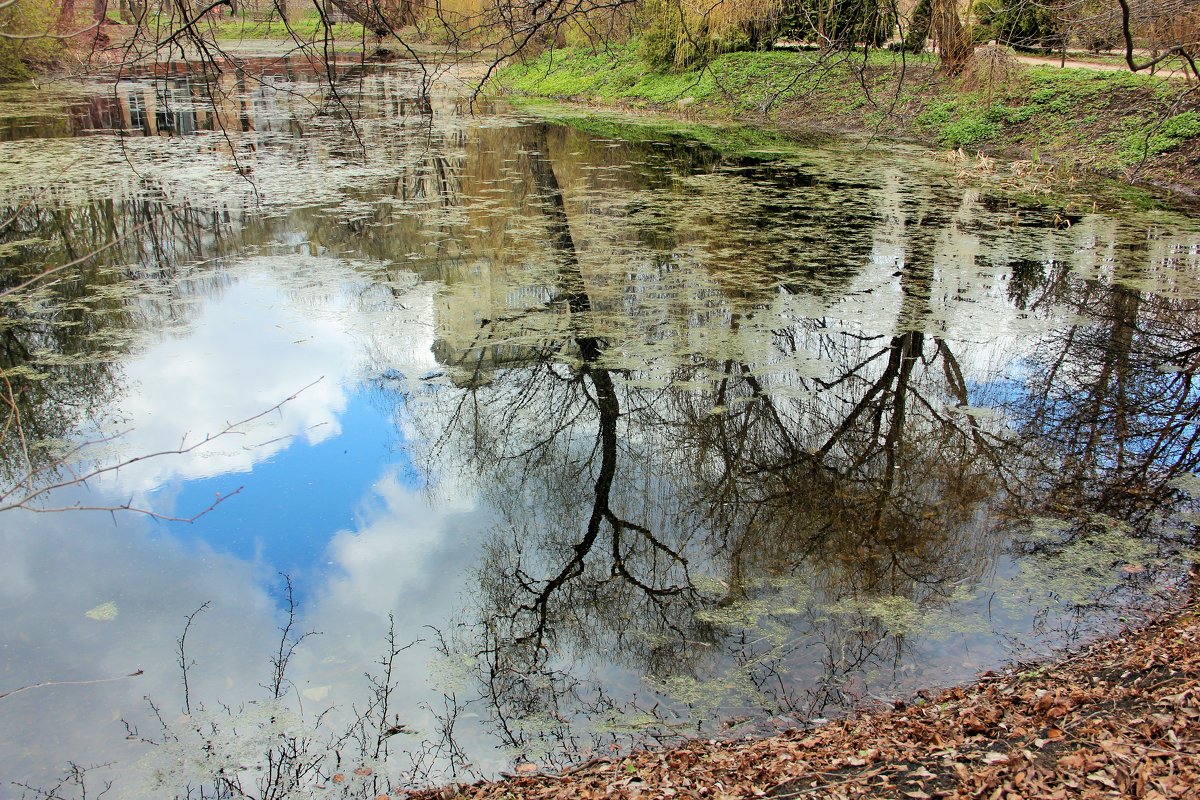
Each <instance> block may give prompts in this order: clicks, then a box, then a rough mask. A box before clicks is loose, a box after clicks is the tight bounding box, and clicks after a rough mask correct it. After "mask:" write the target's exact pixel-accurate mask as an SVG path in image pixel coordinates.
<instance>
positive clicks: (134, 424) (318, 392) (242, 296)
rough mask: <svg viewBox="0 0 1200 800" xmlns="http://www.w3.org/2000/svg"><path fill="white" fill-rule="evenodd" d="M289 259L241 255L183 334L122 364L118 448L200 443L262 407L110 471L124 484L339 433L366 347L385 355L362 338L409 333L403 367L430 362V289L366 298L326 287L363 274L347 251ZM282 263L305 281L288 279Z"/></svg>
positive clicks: (191, 472) (242, 468) (198, 474)
mask: <svg viewBox="0 0 1200 800" xmlns="http://www.w3.org/2000/svg"><path fill="white" fill-rule="evenodd" d="M283 260H284V259H282V258H274V259H254V260H251V261H249V262H246V263H244V264H243V265H241V266H240V267H239V268H238V269H237V274H236V275H235V281H234V282H233V283H232V285H231V286H229V287H228V288H227V289H226V290H225V292H224V293H223V295H222V296H221V297H219V298H215V299H212V300H210V301H209V302H208V303H206V304H205V305H204V307H203V309H202V310H201V311H200V312H199V313H198V315H197V317H196V318H195V320H193V322H192V323H191V325H190V326H189V329H188V331H187V333H186V335H184V336H165V337H163V338H162V339H160V340H159V341H157V342H155V343H154V344H152V345H151V346H149V347H147V348H146V349H145V350H144V352H142V353H141V354H140V355H139V356H137V357H135V358H133V359H131V360H130V361H128V362H127V363H126V364H125V365H124V372H125V374H126V376H127V377H128V378H129V380H130V391H129V392H128V393H127V395H126V396H125V397H124V398H122V400H121V401H120V402H119V404H118V408H117V409H116V410H115V416H117V417H118V418H120V419H121V425H120V429H121V430H122V431H127V432H126V433H124V435H122V436H121V437H120V438H119V439H118V440H117V444H116V452H115V453H113V454H112V455H111V458H112V459H113V460H121V459H125V458H130V457H133V456H140V455H144V454H146V453H153V452H159V451H162V450H164V449H167V450H170V449H173V448H176V447H181V443H182V446H186V445H191V444H193V443H195V442H197V441H201V440H203V439H205V438H206V437H209V436H213V435H215V434H217V433H219V432H221V431H223V430H225V429H226V428H227V427H228V426H229V425H230V424H231V423H237V422H239V421H241V420H246V419H249V418H251V417H254V416H256V415H260V414H261V415H262V417H261V418H259V419H255V420H254V421H253V422H249V423H246V424H243V425H238V426H237V428H236V431H235V432H233V433H231V434H227V435H224V436H221V437H220V438H219V439H217V440H215V441H212V442H209V443H205V444H203V445H202V446H200V447H198V448H196V449H195V450H193V451H191V452H189V453H187V454H184V455H178V456H169V457H165V458H155V459H148V460H142V461H138V462H137V463H135V464H132V465H129V466H127V467H124V468H122V469H121V470H120V471H119V473H117V475H116V477H115V478H114V479H113V482H114V483H115V486H116V491H117V492H118V493H122V494H127V495H135V496H136V495H138V494H143V493H146V492H149V491H152V490H154V489H156V488H158V487H160V486H162V485H164V484H166V483H168V482H169V481H171V480H172V479H177V478H183V479H192V478H202V477H211V476H214V475H220V474H224V473H230V472H246V471H249V470H250V469H252V468H253V466H254V465H255V464H256V463H259V462H261V461H263V460H265V459H268V458H270V457H271V456H272V455H274V454H275V453H278V452H279V451H281V450H283V449H285V448H286V447H288V446H289V444H290V443H291V442H293V441H294V440H295V439H296V438H297V437H299V438H301V439H302V440H304V441H306V442H307V443H308V444H315V443H317V442H320V441H323V440H325V439H328V438H330V437H333V436H336V435H338V433H339V432H340V425H339V422H338V416H339V414H340V413H341V412H342V411H344V410H345V408H346V403H347V398H348V387H349V386H352V385H353V384H354V383H356V382H357V379H358V378H359V374H358V373H359V372H360V371H361V370H362V364H361V361H362V360H363V358H364V355H363V354H364V352H367V353H368V354H369V356H370V357H371V358H372V361H374V360H377V359H379V358H380V357H381V356H382V355H383V354H381V353H379V352H377V351H378V347H375V349H374V350H367V349H366V348H365V347H364V340H366V341H367V342H370V343H371V344H375V343H377V342H380V341H385V340H387V339H388V338H389V337H391V338H393V339H394V340H395V341H399V342H403V343H404V349H405V352H403V353H397V354H390V355H394V356H398V357H399V358H401V359H403V363H402V364H398V365H397V367H398V368H401V369H403V370H404V371H406V372H415V371H417V370H418V369H420V368H421V366H422V365H421V362H422V361H427V362H429V363H432V355H431V354H430V346H431V343H432V333H431V330H430V329H429V328H428V323H424V324H422V323H423V318H425V317H428V315H430V314H431V313H432V310H431V307H430V302H429V300H428V298H427V297H420V298H418V297H414V298H411V299H412V300H414V301H418V302H413V305H412V306H411V307H409V306H400V307H399V308H397V304H396V303H395V300H394V298H392V301H393V302H392V303H391V307H390V309H388V311H389V312H390V313H383V312H381V311H380V310H378V309H374V308H364V307H363V303H362V300H361V298H360V297H359V296H358V295H357V294H356V293H355V292H353V291H337V290H336V289H335V290H333V291H329V290H328V288H327V287H328V285H329V284H330V283H333V282H334V281H336V280H338V279H344V280H347V281H355V282H358V283H361V281H362V278H361V277H359V276H357V275H354V273H352V272H351V271H350V270H348V269H347V265H346V264H345V262H339V261H336V260H334V259H315V258H300V257H297V256H288V257H287V259H286V261H287V263H286V264H285V265H281V264H279V263H276V262H279V261H283ZM284 267H286V268H284ZM285 275H291V276H292V279H293V280H295V281H296V282H298V283H301V284H302V285H301V286H299V287H293V286H288V285H286V284H283V283H282V281H281V279H280V276H285ZM307 276H312V277H313V278H314V282H315V279H321V280H322V281H323V282H324V287H321V288H314V286H313V283H311V282H308V281H306V277H307ZM335 285H336V284H335ZM305 290H307V291H305ZM430 291H431V290H428V289H423V291H422V292H419V293H414V294H424V295H428V294H429V293H430ZM389 297H390V295H389ZM405 300H406V301H407V300H410V298H408V297H406V298H405ZM419 300H424V301H425V302H419ZM422 332H423V335H421V334H422ZM301 389H302V390H303V391H300V390H301ZM298 391H299V394H298V395H297V396H295V397H294V398H293V399H291V400H288V401H287V402H286V403H284V404H283V405H282V406H281V407H279V408H278V409H277V410H271V409H273V408H274V407H275V406H276V405H277V404H279V403H280V402H281V401H283V400H284V399H285V398H288V397H291V396H292V395H294V394H296V393H297V392H298ZM268 411H269V413H265V414H264V413H263V412H268ZM105 488H107V487H105Z"/></svg>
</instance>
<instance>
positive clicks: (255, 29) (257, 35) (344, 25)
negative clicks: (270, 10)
mask: <svg viewBox="0 0 1200 800" xmlns="http://www.w3.org/2000/svg"><path fill="white" fill-rule="evenodd" d="M210 24H211V25H212V28H213V31H214V32H215V34H216V36H217V39H218V41H222V40H223V41H234V40H245V39H283V38H285V37H287V36H288V35H289V33H288V25H285V24H284V23H283V22H282V21H281V20H277V19H270V20H253V19H251V18H250V17H249V16H246V15H242V16H239V17H225V16H222V17H221V18H220V19H217V20H212V21H211V23H210ZM289 25H290V26H291V30H292V32H294V33H295V34H296V35H297V36H299V37H300V38H302V39H312V38H321V37H323V36H325V35H326V34H325V28H324V26H323V25H322V24H321V18H320V16H319V15H318V14H317V13H316V12H309V13H306V14H303V15H301V16H299V17H296V18H294V19H292V20H290V22H289ZM330 33H331V34H332V36H333V38H334V39H344V40H352V39H362V37H363V26H362V25H360V24H358V23H357V22H338V23H334V24H333V25H331V26H330Z"/></svg>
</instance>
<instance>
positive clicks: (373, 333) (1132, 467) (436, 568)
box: [0, 61, 1200, 797]
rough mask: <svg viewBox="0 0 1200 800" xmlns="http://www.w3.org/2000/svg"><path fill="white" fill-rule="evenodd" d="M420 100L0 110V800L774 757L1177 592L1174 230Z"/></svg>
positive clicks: (82, 101)
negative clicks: (702, 748)
mask: <svg viewBox="0 0 1200 800" xmlns="http://www.w3.org/2000/svg"><path fill="white" fill-rule="evenodd" d="M259 66H262V65H259ZM251 75H253V76H254V77H253V78H250V77H249V76H251ZM421 84H422V76H421V74H420V73H419V71H417V70H416V69H415V68H414V67H413V66H412V65H411V64H404V63H398V64H392V65H386V66H373V65H355V64H348V65H347V66H346V68H345V69H344V71H341V72H339V73H338V80H337V82H336V83H335V86H336V87H337V92H336V93H331V92H330V91H329V88H328V86H327V85H326V84H325V83H323V81H322V80H321V76H320V75H319V74H317V73H316V72H314V71H313V70H311V69H309V68H308V67H307V66H306V65H304V64H297V63H293V62H286V61H285V62H280V63H279V64H278V65H277V66H273V67H270V68H269V69H266V70H265V71H264V70H262V69H255V70H244V71H242V72H239V71H237V70H229V71H227V72H226V73H223V74H222V76H221V78H220V79H219V80H218V82H217V83H216V84H215V85H213V84H205V83H203V82H202V81H198V80H197V78H196V76H195V75H192V74H188V73H187V71H186V70H181V71H177V72H176V73H175V74H162V75H155V76H139V77H136V78H131V79H126V80H122V81H120V82H117V83H115V84H113V83H108V84H103V85H101V84H97V85H96V86H94V87H88V86H76V87H62V86H57V87H50V88H48V89H42V90H38V91H34V90H30V89H21V90H17V89H9V90H6V91H5V92H4V93H3V94H0V140H2V141H0V207H2V208H0V219H3V220H4V221H5V223H4V227H3V228H2V229H0V374H2V376H3V385H2V387H0V388H2V390H3V397H4V400H3V402H2V403H0V417H2V418H3V420H4V423H3V428H2V436H0V464H2V467H3V469H2V470H0V540H2V541H3V546H4V553H5V557H4V558H3V559H0V614H2V618H3V619H4V625H3V627H2V628H0V774H2V775H3V776H5V780H6V781H8V783H6V784H5V786H4V787H3V788H0V797H7V796H13V797H20V796H22V794H23V793H26V794H28V793H31V792H32V791H33V790H31V789H29V788H28V787H47V788H48V787H50V786H53V785H54V784H55V783H56V782H57V781H58V780H60V777H61V776H62V775H63V774H64V773H65V771H67V770H69V766H68V765H69V764H76V765H79V766H80V767H92V766H93V765H95V768H94V769H90V770H89V771H88V772H87V775H86V780H87V782H88V783H89V786H90V787H96V786H100V787H103V785H104V782H105V781H108V780H112V781H113V782H114V783H113V790H112V791H113V793H114V795H115V796H129V797H170V796H173V795H179V796H184V795H186V794H187V791H188V789H189V787H190V788H191V791H192V792H193V794H195V793H196V792H198V791H199V789H198V787H209V788H214V789H221V788H222V787H224V789H226V790H229V787H230V786H232V785H233V782H235V781H236V782H237V783H238V785H239V786H241V787H243V788H244V789H245V790H246V791H247V792H249V793H250V794H252V795H254V796H262V795H263V794H265V790H264V789H262V788H261V787H262V786H264V785H266V784H271V783H272V782H274V785H275V787H276V789H277V790H278V792H279V794H275V795H272V796H288V797H309V796H322V797H324V796H343V795H347V796H367V797H375V796H376V795H378V794H381V793H388V792H389V791H391V792H392V793H394V790H395V787H404V786H411V785H415V784H421V783H425V782H429V781H444V780H451V779H466V778H473V777H478V776H490V775H494V774H496V773H498V772H499V771H501V770H505V769H510V768H511V767H512V765H513V764H514V763H519V762H521V761H531V762H534V763H537V764H539V765H543V766H546V767H549V768H553V767H556V766H562V765H565V764H568V763H571V762H574V761H579V760H583V759H586V758H589V757H592V756H594V755H597V754H602V753H605V754H606V753H610V752H613V751H614V750H618V751H619V750H621V749H623V748H629V747H634V746H641V745H644V744H653V743H659V742H669V741H674V740H677V739H679V738H681V737H686V736H694V735H703V736H719V735H743V734H747V733H750V734H759V733H766V732H770V731H772V730H778V729H782V728H787V727H795V726H802V725H810V724H821V721H822V720H824V719H826V718H828V717H830V716H833V715H836V714H840V713H844V712H846V711H847V710H850V709H853V708H855V707H859V706H861V705H863V704H872V703H881V702H882V703H888V702H891V701H893V700H895V699H897V698H901V697H905V698H911V697H913V696H914V693H915V692H917V691H918V690H922V689H928V688H936V687H939V686H945V685H949V684H953V683H957V682H962V681H966V680H970V679H971V678H972V677H973V676H974V675H976V674H977V673H978V672H980V671H982V670H987V669H995V668H998V667H1000V666H1003V665H1005V664H1010V663H1012V662H1014V661H1025V660H1032V659H1036V658H1043V657H1046V656H1047V655H1049V654H1050V653H1052V652H1054V651H1055V650H1056V649H1057V648H1062V647H1067V646H1070V645H1072V644H1075V643H1078V642H1080V641H1084V640H1087V639H1090V638H1092V637H1095V636H1097V635H1102V634H1103V633H1105V632H1108V631H1112V630H1114V629H1116V627H1117V626H1119V625H1120V624H1122V623H1123V622H1126V621H1131V620H1136V619H1137V618H1138V617H1139V615H1140V614H1142V613H1145V612H1146V611H1147V610H1151V609H1154V608H1160V607H1163V606H1165V605H1168V604H1170V603H1171V602H1172V598H1173V597H1174V596H1175V595H1176V593H1178V592H1179V591H1180V590H1181V589H1182V588H1183V587H1184V584H1183V581H1184V580H1185V579H1186V574H1187V567H1188V565H1189V564H1191V563H1193V561H1194V559H1195V557H1196V550H1195V533H1196V530H1195V525H1196V517H1195V516H1194V514H1195V506H1194V502H1193V497H1194V496H1195V495H1196V494H1197V487H1198V486H1200V480H1198V479H1197V477H1196V475H1195V473H1196V471H1197V462H1198V460H1200V442H1198V437H1200V428H1198V427H1197V415H1198V414H1200V388H1198V387H1197V385H1196V381H1195V371H1196V369H1197V366H1198V365H1200V325H1198V324H1197V319H1198V318H1197V310H1198V308H1200V218H1197V217H1195V216H1194V215H1189V214H1188V213H1187V212H1184V211H1179V210H1172V209H1171V208H1170V207H1168V206H1165V205H1161V204H1146V203H1137V204H1133V203H1130V202H1129V201H1128V198H1125V197H1123V196H1122V195H1121V193H1120V192H1119V191H1115V190H1113V189H1112V188H1106V187H1102V186H1097V187H1094V190H1093V188H1089V189H1088V190H1087V191H1086V192H1085V191H1081V190H1078V189H1076V190H1074V194H1073V195H1072V196H1071V197H1069V198H1068V197H1066V196H1065V195H1064V196H1059V195H1054V194H1041V195H1039V194H1038V193H1037V191H1036V189H1037V188H1038V187H1036V186H1033V185H1024V184H1022V183H1021V182H1020V179H1019V171H1015V170H1014V171H1012V173H1011V174H1012V175H1013V176H1017V177H1012V178H1011V179H1010V178H1008V177H1003V176H1007V175H1009V172H1006V171H1005V170H1008V167H1007V165H1001V166H1000V167H997V168H992V167H988V168H987V169H986V170H985V169H983V168H978V169H977V168H975V167H971V166H969V165H968V166H964V165H962V164H956V163H952V162H949V161H946V160H944V159H939V158H937V157H936V156H935V154H931V153H928V152H925V151H922V150H919V149H916V148H909V147H905V146H896V145H889V146H887V147H876V146H867V145H863V144H861V143H856V142H853V141H840V140H839V141H829V142H824V143H821V144H820V145H819V146H817V145H813V144H804V143H796V142H789V141H787V140H785V139H781V138H778V137H768V136H763V135H760V134H757V133H754V132H748V131H738V130H732V129H731V130H725V131H711V130H709V131H706V130H703V129H696V128H684V127H681V126H678V125H648V124H645V123H644V122H643V123H642V124H634V123H630V122H628V121H620V120H615V119H594V118H589V119H580V120H575V121H572V122H570V123H559V122H548V121H546V120H545V119H541V118H539V117H537V116H535V115H533V114H531V113H528V112H522V111H518V110H514V109H511V108H506V107H503V106H500V105H496V104H492V103H486V102H476V103H474V104H472V103H471V102H469V101H468V99H467V96H466V92H465V90H460V89H459V88H456V85H455V83H454V82H453V81H450V80H447V81H445V82H443V83H442V84H440V85H439V88H438V90H437V92H435V94H434V96H433V98H432V99H431V100H423V99H421V91H420V88H421ZM995 170H1000V171H1002V172H1003V176H1000V175H998V174H997V173H996V171H995ZM1002 177H1003V179H1001V178H1002ZM66 265H69V266H66ZM64 266H65V268H63V269H58V268H60V267H64ZM56 269H57V270H58V271H54V272H51V273H49V274H43V273H45V272H46V271H47V270H56ZM39 276H40V277H39ZM268 754H270V755H269V757H268ZM280 758H286V759H289V760H288V761H287V763H288V764H291V765H300V766H303V767H304V769H303V770H302V771H301V770H299V769H297V771H298V772H302V777H301V778H300V779H298V780H297V781H296V782H295V784H294V785H293V784H287V785H284V783H280V781H283V780H284V779H283V778H281V777H279V776H278V774H277V773H273V772H270V771H269V770H268V769H267V765H268V764H269V763H271V764H274V763H278V759H280ZM335 774H340V775H342V776H343V778H344V780H340V781H336V782H335V781H334V780H333V776H334V775H335ZM254 786H258V787H260V788H258V789H254V790H253V791H251V789H250V788H249V787H254ZM61 792H62V793H64V795H66V796H71V795H70V794H69V793H71V792H74V793H75V794H74V796H78V795H79V794H81V793H82V792H81V789H80V787H79V785H78V784H77V783H72V782H70V781H68V783H67V784H66V786H65V787H64V788H63V789H61ZM32 796H37V795H36V794H34V795H32Z"/></svg>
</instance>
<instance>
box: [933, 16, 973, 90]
mask: <svg viewBox="0 0 1200 800" xmlns="http://www.w3.org/2000/svg"><path fill="white" fill-rule="evenodd" d="M932 10H933V14H932V15H931V16H932V17H933V20H932V23H933V36H934V38H935V39H937V47H938V55H940V56H941V58H942V71H943V72H946V73H948V74H950V75H957V74H958V73H960V72H962V70H963V67H965V66H966V65H967V59H969V58H970V57H971V53H972V52H973V51H974V48H973V47H972V45H971V34H970V31H969V30H968V29H967V28H965V27H964V26H963V24H962V20H961V19H960V18H959V16H958V2H957V0H933V9H932Z"/></svg>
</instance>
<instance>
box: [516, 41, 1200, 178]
mask: <svg viewBox="0 0 1200 800" xmlns="http://www.w3.org/2000/svg"><path fill="white" fill-rule="evenodd" d="M495 85H496V87H497V89H498V90H499V91H501V92H505V93H509V94H513V95H518V96H526V97H547V98H553V99H557V100H570V101H574V102H583V103H588V104H593V105H601V106H606V107H614V106H617V107H625V108H636V109H646V110H653V111H658V112H672V113H681V114H684V115H686V116H688V117H689V118H692V119H698V120H730V119H740V120H754V121H768V122H771V123H775V124H778V125H781V126H784V127H787V128H809V129H817V130H824V131H860V132H869V133H872V134H876V135H879V136H882V137H885V138H894V139H901V140H907V141H920V142H924V143H927V144H929V145H931V146H934V147H938V148H943V149H948V150H955V149H959V148H962V149H964V150H967V151H969V152H982V153H987V154H992V155H1003V156H1011V157H1018V158H1027V159H1031V160H1034V161H1039V160H1042V161H1049V162H1053V163H1056V164H1060V165H1064V166H1067V167H1070V168H1072V169H1079V170H1081V171H1088V170H1091V171H1098V172H1101V173H1104V174H1107V175H1114V176H1120V177H1124V178H1126V179H1129V180H1142V181H1149V182H1153V183H1157V184H1160V185H1166V186H1171V187H1174V188H1177V189H1179V190H1181V191H1187V192H1191V193H1194V192H1196V191H1200V189H1197V186H1200V93H1198V92H1197V91H1195V90H1194V89H1193V90H1190V91H1189V88H1188V86H1187V85H1186V84H1185V83H1183V82H1182V81H1178V80H1169V79H1164V78H1157V77H1152V76H1148V75H1140V74H1137V75H1135V74H1130V73H1122V72H1102V71H1098V70H1088V69H1070V68H1067V69H1059V68H1057V67H1047V66H1027V65H1023V64H1020V63H1019V62H1017V61H1016V60H1015V59H1013V58H1012V56H1011V55H1009V54H1008V53H1007V52H1005V51H1003V50H1000V49H998V48H985V49H983V50H981V51H980V52H979V53H978V54H977V55H976V57H975V59H974V61H973V62H972V64H971V65H970V67H969V68H968V69H967V71H966V72H965V73H964V74H962V75H961V76H958V77H956V78H947V77H945V76H943V75H942V74H941V73H939V72H938V70H937V64H936V61H935V60H934V59H933V58H932V57H929V56H911V55H910V56H907V57H901V56H899V55H897V54H894V53H889V52H876V53H872V54H870V55H869V56H868V57H866V58H864V57H863V55H862V54H861V53H858V54H853V55H846V54H837V55H833V56H830V55H822V54H818V53H815V52H789V51H783V52H753V53H729V54H726V55H722V56H719V57H718V58H716V59H715V60H713V61H712V62H711V63H710V64H709V65H708V66H707V67H706V68H704V69H698V70H694V71H690V72H683V73H678V74H662V73H654V72H649V71H648V70H647V68H646V67H645V65H644V64H643V63H642V62H641V61H640V60H639V59H638V58H637V53H636V50H635V47H634V46H630V45H626V46H614V47H613V48H611V49H609V50H606V51H602V52H594V51H590V50H583V49H573V50H559V51H555V52H552V53H547V54H544V55H543V56H542V57H541V58H539V59H538V60H536V61H530V62H527V63H521V64H514V65H512V66H509V67H508V68H506V69H505V70H504V71H503V72H502V73H501V74H500V75H499V76H498V78H497V80H496V82H495Z"/></svg>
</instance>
